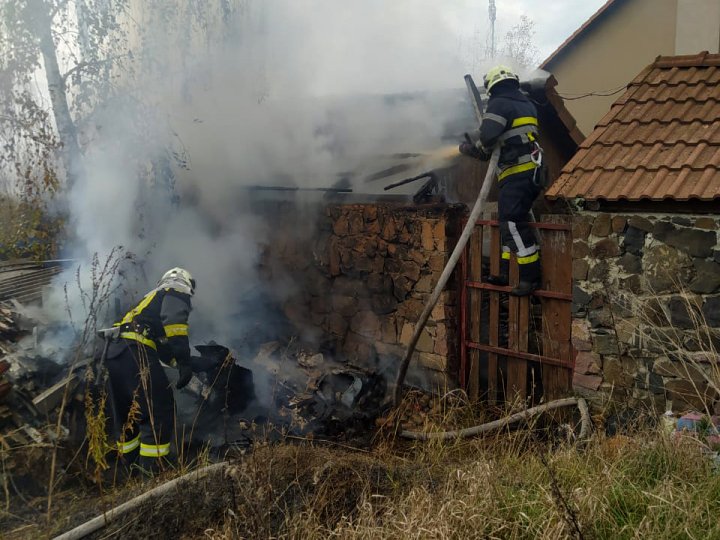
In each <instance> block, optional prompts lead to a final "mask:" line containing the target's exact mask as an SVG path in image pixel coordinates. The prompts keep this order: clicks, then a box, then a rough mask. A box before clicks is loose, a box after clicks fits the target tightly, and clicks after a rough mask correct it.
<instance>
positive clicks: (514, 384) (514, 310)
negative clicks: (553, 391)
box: [505, 256, 527, 403]
mask: <svg viewBox="0 0 720 540" xmlns="http://www.w3.org/2000/svg"><path fill="white" fill-rule="evenodd" d="M519 279H520V273H519V269H518V264H517V259H516V258H515V256H513V257H512V260H511V261H510V286H511V287H514V286H516V285H517V284H518V281H519ZM525 330H526V331H527V324H525ZM521 340H522V338H521V337H520V299H519V298H518V297H517V296H510V297H509V300H508V349H510V350H512V351H519V350H520V345H521ZM525 343H527V337H526V338H525ZM526 350H527V345H526ZM526 397H527V363H526V362H525V360H522V359H520V358H515V357H512V356H508V358H507V390H506V392H505V400H506V401H507V402H508V403H517V402H518V401H524V400H525V398H526Z"/></svg>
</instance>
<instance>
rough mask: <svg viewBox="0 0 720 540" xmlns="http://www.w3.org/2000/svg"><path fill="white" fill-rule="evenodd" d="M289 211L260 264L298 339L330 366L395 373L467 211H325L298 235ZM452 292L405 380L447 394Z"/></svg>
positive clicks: (340, 207) (372, 207)
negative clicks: (328, 354) (282, 290)
mask: <svg viewBox="0 0 720 540" xmlns="http://www.w3.org/2000/svg"><path fill="white" fill-rule="evenodd" d="M292 212H293V210H292V209H287V208H286V209H285V210H284V211H283V212H281V213H280V214H279V215H282V216H284V217H283V219H282V220H278V221H277V222H276V224H275V227H274V234H273V239H272V240H271V241H270V242H269V244H268V249H267V250H266V253H267V256H266V260H265V262H264V264H265V267H266V274H267V276H268V277H270V278H272V279H278V280H279V281H280V282H283V283H282V284H281V285H280V286H281V287H287V288H288V290H289V292H288V294H286V295H283V297H282V298H283V302H282V309H283V311H284V313H285V315H286V317H287V318H288V319H289V320H290V321H291V322H292V324H293V325H294V327H295V328H296V331H297V332H298V335H299V336H301V338H303V339H306V340H308V341H313V342H318V343H322V344H323V346H324V347H326V348H328V349H330V350H332V351H334V354H335V355H336V357H337V359H339V360H344V361H348V362H351V363H353V364H355V365H361V366H369V367H376V368H380V369H388V370H389V371H393V368H394V367H395V366H396V365H397V363H398V362H399V360H400V359H401V358H402V357H403V355H404V352H405V349H406V346H407V344H408V343H409V341H410V338H411V336H412V334H413V331H414V329H415V324H416V322H417V320H418V318H419V316H420V313H421V312H422V310H423V308H424V306H425V303H426V301H427V299H428V298H429V296H430V293H431V292H432V290H433V288H434V286H435V284H436V283H437V281H438V279H439V277H440V274H441V272H442V270H443V268H444V267H445V263H446V262H447V259H448V257H449V254H450V252H451V251H452V248H453V247H454V245H455V239H456V238H457V236H458V235H459V232H460V227H461V218H462V216H463V215H464V214H465V207H464V206H459V205H445V204H442V205H427V206H406V205H399V204H390V203H387V204H327V205H324V206H323V207H321V208H319V209H317V208H316V209H313V210H312V211H308V210H307V209H306V210H305V216H308V215H312V216H313V220H314V222H313V223H314V224H313V230H307V227H304V229H305V230H303V227H302V226H300V227H298V226H297V224H298V223H300V222H306V221H307V219H305V218H300V219H298V218H297V216H296V217H295V218H293V216H292ZM454 287H455V285H454V284H452V283H451V284H450V286H449V287H448V290H447V291H445V292H444V293H443V295H442V297H441V299H440V301H439V302H438V304H437V306H436V307H435V309H434V310H433V312H432V316H431V317H430V320H429V322H428V324H427V327H426V329H425V330H424V332H423V334H422V336H421V338H420V341H419V343H418V345H417V352H416V355H415V359H414V362H413V364H414V365H415V366H419V367H420V368H421V369H419V370H418V369H414V370H412V372H411V373H410V375H409V377H408V379H409V381H410V382H414V383H416V384H422V385H424V386H435V387H437V386H439V385H441V386H446V385H448V386H454V384H455V382H454V380H453V377H452V376H450V374H451V373H454V372H456V362H457V351H456V348H457V334H456V322H455V321H456V296H457V295H456V293H455V290H454Z"/></svg>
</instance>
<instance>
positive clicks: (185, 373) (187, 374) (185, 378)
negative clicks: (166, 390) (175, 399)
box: [175, 364, 193, 390]
mask: <svg viewBox="0 0 720 540" xmlns="http://www.w3.org/2000/svg"><path fill="white" fill-rule="evenodd" d="M177 370H178V380H177V382H176V383H175V388H177V389H178V390H180V389H181V388H184V387H185V386H187V384H188V383H189V382H190V379H192V375H193V371H192V367H190V364H178V365H177Z"/></svg>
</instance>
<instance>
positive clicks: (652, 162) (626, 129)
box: [546, 52, 720, 201]
mask: <svg viewBox="0 0 720 540" xmlns="http://www.w3.org/2000/svg"><path fill="white" fill-rule="evenodd" d="M546 195H547V197H548V198H550V199H555V198H558V197H564V198H575V197H581V198H584V199H588V200H597V199H604V200H609V201H616V200H629V201H639V200H654V201H659V200H666V199H669V200H676V201H686V200H690V199H697V200H703V201H712V200H713V199H720V54H708V53H707V52H704V53H700V54H697V55H692V56H668V57H662V56H660V57H658V58H657V60H656V61H655V63H654V64H652V65H650V66H648V67H647V68H645V70H643V71H642V73H640V75H638V76H637V77H636V78H635V80H634V81H632V82H631V83H630V84H629V85H628V88H627V91H626V92H625V94H624V95H623V96H622V97H621V98H620V99H619V100H618V101H616V102H615V103H614V104H613V106H612V107H611V108H610V111H609V112H608V113H607V114H606V115H605V117H604V118H603V119H602V120H601V121H600V122H599V123H598V125H597V126H596V128H595V130H594V131H593V132H592V133H591V134H590V136H589V137H588V138H587V139H585V141H583V143H582V144H581V145H580V148H579V149H578V151H577V153H576V154H575V156H574V157H573V159H571V160H570V161H569V162H568V164H567V165H566V166H565V167H564V168H563V173H562V175H561V176H560V177H559V178H558V179H557V180H556V181H555V183H554V184H553V185H552V186H551V187H550V189H548V191H547V194H546Z"/></svg>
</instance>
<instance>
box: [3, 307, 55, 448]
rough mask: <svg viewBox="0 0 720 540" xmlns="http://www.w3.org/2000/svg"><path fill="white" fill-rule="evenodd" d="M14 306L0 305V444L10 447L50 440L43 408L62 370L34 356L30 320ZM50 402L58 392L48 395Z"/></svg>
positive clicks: (47, 360) (45, 359) (49, 360)
mask: <svg viewBox="0 0 720 540" xmlns="http://www.w3.org/2000/svg"><path fill="white" fill-rule="evenodd" d="M20 308H21V306H20V305H19V304H16V303H12V304H11V303H8V302H3V303H1V304H0V442H1V444H2V445H3V447H5V448H6V449H7V448H12V447H16V446H26V445H28V444H32V443H36V444H43V443H46V442H48V441H49V440H50V439H51V438H52V436H53V435H52V434H51V431H50V430H48V429H46V428H47V427H48V426H49V422H48V420H49V416H48V413H49V412H51V411H50V410H48V409H47V408H45V405H46V404H47V403H49V401H47V396H48V393H47V392H48V390H49V389H52V387H53V385H56V384H57V382H58V379H60V378H61V377H62V372H63V368H62V365H61V364H59V363H56V362H54V361H53V360H51V359H50V358H47V357H43V356H40V355H38V354H36V353H35V348H34V347H32V342H33V341H34V340H33V335H32V332H31V330H30V329H31V327H32V325H31V324H30V321H28V320H27V319H26V318H24V317H23V316H22V315H21V314H20V312H19V310H20ZM50 394H53V395H52V396H50V398H51V399H50V402H51V401H52V400H53V398H55V399H56V396H57V395H58V392H50Z"/></svg>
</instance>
